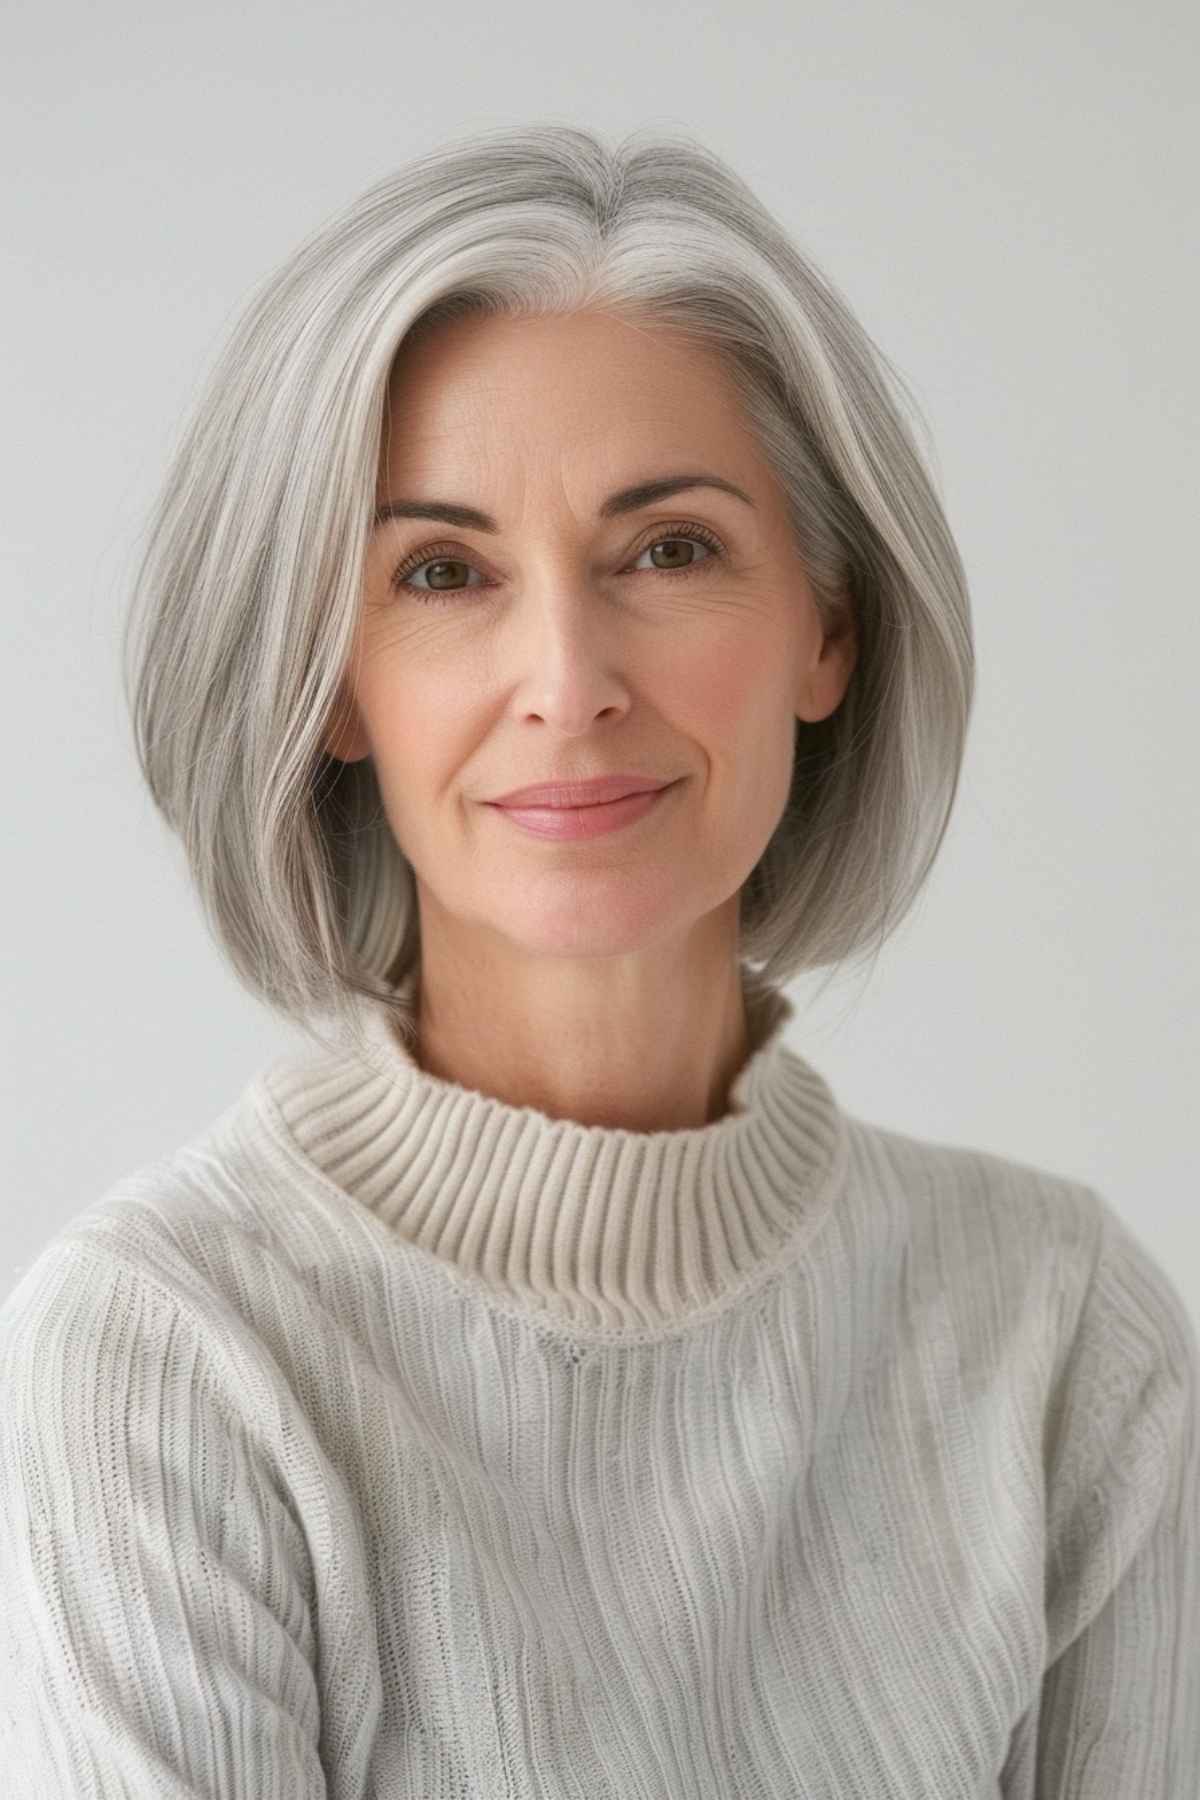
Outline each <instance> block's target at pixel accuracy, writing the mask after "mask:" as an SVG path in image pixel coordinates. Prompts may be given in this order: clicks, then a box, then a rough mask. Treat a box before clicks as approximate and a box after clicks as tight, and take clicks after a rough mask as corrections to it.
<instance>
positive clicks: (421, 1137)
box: [250, 964, 845, 1336]
mask: <svg viewBox="0 0 1200 1800" xmlns="http://www.w3.org/2000/svg"><path fill="white" fill-rule="evenodd" d="M742 977H743V994H744V996H745V1003H746V1021H747V1033H748V1037H749V1043H750V1050H749V1054H748V1056H747V1059H746V1061H745V1062H744V1063H743V1064H742V1067H741V1070H740V1071H739V1073H738V1075H737V1077H736V1079H735V1080H734V1083H733V1085H732V1088H731V1090H730V1097H729V1111H728V1112H727V1113H726V1114H725V1115H724V1116H723V1117H721V1118H720V1119H717V1120H714V1121H713V1122H712V1123H710V1124H706V1125H702V1126H699V1127H695V1128H690V1129H680V1130H670V1131H650V1132H642V1131H627V1130H624V1129H623V1128H619V1127H610V1126H600V1125H583V1124H579V1123H576V1122H574V1121H571V1120H564V1119H552V1118H550V1117H549V1116H548V1115H547V1114H545V1113H542V1112H538V1111H536V1110H534V1109H532V1108H530V1107H525V1106H513V1105H510V1104H508V1103H507V1102H505V1101H502V1100H499V1099H497V1098H495V1097H493V1096H491V1095H487V1094H482V1093H477V1092H475V1091H473V1090H470V1089H467V1088H463V1087H461V1086H459V1085H458V1084H457V1083H455V1082H450V1081H445V1080H443V1079H441V1078H440V1077H439V1076H436V1075H433V1074H430V1073H429V1072H427V1071H426V1070H423V1069H422V1068H421V1067H420V1065H419V1064H418V1063H417V1061H416V1060H415V1058H414V1057H413V1055H412V1053H411V1052H410V1051H409V1049H408V1048H407V1046H406V1045H405V1043H404V1041H403V1039H402V1038H400V1037H399V1035H398V1034H397V1033H396V1032H395V1030H394V1029H393V1027H392V1024H391V1021H390V1018H389V1016H388V1014H387V1012H386V1011H385V1010H384V1009H383V1008H381V1007H379V1006H378V1005H377V1004H374V1003H370V1002H364V1003H363V1004H364V1008H365V1012H364V1025H365V1034H364V1046H363V1048H362V1049H360V1048H359V1047H357V1046H355V1047H353V1048H351V1047H350V1046H349V1044H347V1046H346V1048H345V1049H344V1050H342V1049H341V1048H339V1049H338V1050H337V1051H336V1052H335V1051H333V1050H327V1051H326V1050H321V1051H318V1052H317V1054H316V1055H313V1054H312V1052H308V1053H307V1054H304V1053H300V1054H296V1055H292V1056H287V1057H284V1058H283V1059H281V1060H279V1061H277V1062H275V1063H274V1064H272V1065H271V1066H270V1067H269V1068H267V1069H266V1070H264V1071H263V1072H262V1073H260V1075H259V1076H258V1077H257V1079H256V1081H255V1082H253V1083H252V1084H251V1089H250V1097H251V1100H252V1102H253V1104H254V1107H255V1110H256V1114H257V1117H258V1119H259V1121H260V1123H261V1124H263V1125H265V1126H266V1127H267V1128H268V1130H269V1131H270V1133H271V1134H272V1135H273V1138H274V1141H275V1142H276V1143H277V1144H279V1145H281V1146H282V1147H284V1148H286V1149H287V1150H288V1151H289V1152H290V1154H291V1156H292V1158H293V1159H294V1158H295V1157H296V1156H298V1157H299V1158H300V1159H301V1160H302V1161H303V1162H305V1163H307V1164H309V1165H312V1166H314V1167H315V1168H316V1169H318V1170H320V1172H321V1173H322V1174H323V1175H324V1177H325V1178H326V1179H327V1180H328V1181H330V1182H332V1183H333V1184H334V1185H335V1186H336V1187H338V1188H339V1189H341V1190H342V1191H343V1192H345V1193H346V1194H348V1195H351V1196H352V1197H353V1198H354V1199H356V1200H357V1201H358V1202H359V1203H361V1204H362V1205H364V1206H367V1207H369V1208H370V1209H371V1211H372V1212H373V1213H375V1215H376V1216H377V1217H378V1218H379V1219H380V1220H382V1221H383V1222H384V1223H386V1224H387V1225H388V1226H390V1227H391V1228H392V1229H393V1230H394V1231H395V1232H396V1233H397V1234H398V1235H399V1236H401V1237H403V1238H405V1239H408V1240H410V1241H412V1242H413V1243H416V1244H418V1245H420V1246H421V1247H422V1248H423V1249H424V1250H426V1251H428V1252H429V1253H431V1254H432V1255H433V1256H435V1257H438V1258H440V1259H442V1260H444V1261H445V1262H447V1263H450V1264H453V1265H454V1266H455V1268H456V1269H457V1270H459V1271H460V1272H461V1273H463V1274H465V1275H467V1276H468V1277H469V1278H471V1279H473V1280H475V1281H481V1282H483V1283H486V1284H487V1286H488V1287H489V1288H491V1289H493V1290H495V1291H496V1292H497V1293H500V1294H503V1295H504V1296H505V1298H506V1299H507V1300H508V1301H509V1302H510V1303H516V1304H517V1305H518V1306H521V1307H523V1308H528V1309H532V1310H536V1311H537V1312H538V1313H540V1314H542V1315H543V1316H545V1315H546V1314H552V1315H555V1316H557V1317H558V1318H560V1319H562V1320H564V1321H567V1322H570V1323H572V1324H575V1325H581V1326H590V1327H593V1328H598V1329H600V1330H602V1331H604V1330H605V1328H611V1331H610V1332H606V1335H609V1334H615V1335H617V1336H620V1335H621V1331H622V1328H624V1329H627V1330H634V1331H636V1330H641V1329H644V1328H646V1327H647V1326H662V1325H664V1324H667V1323H670V1322H672V1321H678V1320H680V1319H682V1318H685V1317H688V1316H691V1315H693V1314H696V1313H698V1312H700V1311H702V1310H708V1309H709V1308H710V1307H713V1306H714V1305H717V1304H719V1303H720V1302H722V1301H723V1300H725V1299H727V1298H729V1297H730V1296H731V1295H732V1294H733V1292H734V1291H738V1292H740V1291H742V1290H744V1289H746V1288H748V1287H750V1286H753V1285H757V1282H758V1281H759V1280H760V1279H764V1278H765V1277H766V1275H767V1274H768V1273H769V1270H770V1265H772V1264H773V1263H775V1262H776V1261H778V1260H779V1259H780V1257H781V1256H782V1255H784V1254H786V1252H787V1250H788V1249H789V1248H790V1247H792V1246H793V1245H794V1242H795V1239H796V1237H797V1234H801V1235H803V1236H805V1237H807V1235H808V1234H809V1233H810V1231H811V1230H812V1229H813V1228H814V1227H815V1226H816V1224H817V1223H818V1221H819V1219H820V1218H821V1217H823V1216H824V1213H825V1212H826V1210H827V1209H828V1205H829V1204H830V1200H831V1196H832V1194H833V1193H834V1192H835V1191H836V1188H837V1185H838V1181H839V1178H840V1176H841V1174H842V1171H843V1168H844V1158H845V1126H844V1117H843V1115H842V1113H841V1111H840V1109H839V1107H838V1105H837V1102H836V1100H835V1098H834V1096H833V1093H832V1092H831V1090H830V1088H829V1087H828V1086H827V1084H826V1082H825V1081H824V1079H823V1077H822V1076H821V1075H820V1074H818V1072H817V1071H816V1069H814V1068H813V1067H812V1066H811V1065H810V1064H809V1063H807V1062H806V1061H805V1060H804V1059H803V1058H802V1057H801V1056H799V1055H798V1054H797V1053H796V1052H795V1051H794V1050H791V1049H790V1048H789V1047H788V1046H787V1045H786V1044H785V1043H784V1042H783V1037H782V1034H783V1028H784V1026H785V1025H786V1023H787V1021H788V1020H789V1019H791V1018H792V1017H793V1016H794V1008H793V1006H792V1003H791V1001H790V1000H789V999H788V997H787V995H786V994H785V993H784V992H783V991H782V989H779V988H775V987H772V986H769V985H767V984H765V983H762V982H761V981H760V980H759V978H758V977H757V976H756V974H755V972H754V971H752V970H751V969H750V968H749V967H748V965H745V964H743V965H742ZM409 991H410V993H411V988H410V990H409Z"/></svg>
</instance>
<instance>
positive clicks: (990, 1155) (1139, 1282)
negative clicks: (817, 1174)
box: [848, 1116, 1200, 1391]
mask: <svg viewBox="0 0 1200 1800" xmlns="http://www.w3.org/2000/svg"><path fill="white" fill-rule="evenodd" d="M848 1141H849V1149H850V1168H851V1172H852V1173H851V1178H852V1180H853V1182H854V1183H855V1184H856V1185H858V1186H860V1187H861V1189H862V1191H863V1192H864V1193H865V1194H866V1196H867V1197H868V1199H869V1201H870V1202H871V1203H872V1204H873V1205H876V1206H882V1207H883V1209H884V1210H885V1212H886V1214H887V1215H888V1216H889V1217H890V1219H891V1221H892V1237H893V1241H894V1242H895V1243H897V1244H902V1245H903V1256H904V1259H905V1260H906V1262H907V1263H908V1264H909V1265H910V1266H911V1269H912V1271H913V1274H912V1279H913V1280H924V1281H925V1282H926V1283H927V1284H928V1287H929V1289H930V1290H931V1291H932V1290H933V1289H935V1288H936V1289H938V1290H940V1291H942V1292H944V1293H945V1294H946V1295H947V1297H948V1298H949V1300H950V1301H951V1302H952V1303H953V1301H954V1300H955V1298H956V1297H957V1299H958V1302H959V1304H960V1305H961V1307H962V1309H963V1310H964V1311H968V1310H976V1311H978V1313H979V1317H980V1323H981V1324H983V1323H985V1322H986V1323H987V1325H988V1326H989V1328H991V1327H995V1328H1000V1329H1003V1328H1005V1327H1007V1329H1008V1330H1011V1331H1017V1330H1020V1329H1024V1328H1029V1329H1032V1328H1033V1327H1034V1326H1035V1325H1037V1326H1039V1327H1040V1328H1041V1332H1040V1334H1041V1336H1042V1338H1043V1340H1044V1341H1045V1342H1047V1343H1049V1344H1051V1345H1052V1346H1054V1348H1055V1350H1056V1354H1057V1358H1058V1360H1059V1361H1060V1362H1062V1361H1064V1360H1065V1359H1066V1357H1067V1356H1068V1355H1069V1353H1070V1346H1072V1345H1074V1346H1075V1348H1076V1352H1077V1353H1078V1354H1080V1355H1082V1354H1084V1353H1085V1351H1086V1350H1087V1349H1088V1348H1089V1347H1090V1348H1091V1351H1092V1360H1093V1361H1095V1362H1096V1363H1097V1365H1098V1366H1100V1368H1101V1377H1102V1376H1103V1372H1104V1370H1105V1369H1107V1368H1110V1367H1111V1352H1112V1351H1113V1350H1114V1348H1115V1347H1117V1346H1123V1350H1122V1351H1121V1352H1120V1354H1122V1355H1123V1356H1124V1357H1125V1367H1126V1371H1127V1374H1128V1375H1129V1377H1130V1378H1132V1371H1133V1370H1134V1369H1135V1368H1142V1369H1143V1370H1145V1369H1146V1368H1147V1366H1148V1365H1149V1363H1151V1362H1153V1363H1154V1364H1155V1365H1156V1366H1157V1367H1159V1368H1161V1369H1162V1370H1163V1371H1164V1372H1166V1371H1172V1370H1173V1371H1175V1378H1176V1379H1177V1380H1178V1382H1179V1384H1180V1386H1181V1391H1182V1389H1184V1388H1186V1387H1188V1386H1189V1385H1191V1384H1192V1383H1194V1381H1195V1371H1196V1368H1197V1364H1198V1362H1200V1351H1198V1348H1197V1334H1196V1328H1195V1325H1194V1323H1193V1321H1192V1319H1191V1316H1190V1314H1189V1311H1188V1308H1187V1305H1186V1304H1185V1302H1184V1299H1183V1296H1182V1294H1181V1293H1180V1291H1179V1289H1178V1288H1177V1287H1176V1285H1175V1283H1174V1281H1173V1280H1172V1278H1171V1276H1170V1274H1169V1272H1168V1271H1167V1269H1166V1267H1165V1266H1164V1264H1163V1262H1162V1260H1161V1259H1160V1258H1159V1257H1158V1256H1157V1255H1156V1253H1155V1252H1154V1251H1153V1250H1152V1249H1151V1248H1150V1246H1149V1245H1148V1243H1147V1242H1146V1241H1145V1239H1144V1238H1143V1237H1142V1235H1141V1234H1140V1233H1139V1232H1138V1231H1137V1229H1136V1227H1135V1226H1134V1225H1132V1224H1131V1223H1129V1222H1128V1221H1127V1220H1126V1219H1125V1218H1124V1217H1123V1216H1122V1214H1121V1212H1120V1211H1119V1210H1118V1209H1117V1207H1116V1206H1115V1204H1114V1203H1113V1201H1112V1199H1111V1198H1110V1197H1109V1195H1107V1194H1106V1193H1105V1192H1103V1191H1101V1190H1100V1189H1098V1188H1096V1187H1095V1186H1093V1185H1091V1184H1089V1183H1088V1182H1085V1181H1082V1180H1080V1179H1078V1178H1076V1177H1072V1176H1069V1175H1066V1174H1064V1173H1061V1172H1059V1171H1056V1170H1053V1169H1049V1168H1046V1167H1044V1166H1042V1165H1040V1164H1037V1163H1034V1162H1030V1161H1027V1160H1023V1159H1021V1158H1017V1157H1013V1156H1006V1155H1002V1154H999V1153H997V1152H995V1151H989V1150H984V1149H980V1148H977V1147H975V1146H971V1145H967V1144H958V1143H946V1142H939V1141H936V1140H933V1139H928V1138H921V1137H917V1136H914V1135H911V1134H907V1133H904V1132H900V1131H895V1130H892V1129H890V1128H887V1127H883V1126H879V1125H875V1124H872V1123H870V1122H868V1121H866V1120H863V1119H859V1118H857V1117H853V1116H851V1117H850V1118H849V1119H848Z"/></svg>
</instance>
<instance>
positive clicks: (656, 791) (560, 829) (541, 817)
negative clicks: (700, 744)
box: [492, 781, 679, 838]
mask: <svg viewBox="0 0 1200 1800" xmlns="http://www.w3.org/2000/svg"><path fill="white" fill-rule="evenodd" d="M678 785H679V784H678V782H674V781H669V782H668V783H667V785H666V787H661V788H652V789H651V790H650V792H649V793H646V794H626V796H625V798H624V799H623V800H606V801H605V802H604V804H603V805H602V806H496V808H495V810H496V811H497V812H499V813H503V814H504V817H505V818H506V819H511V820H512V822H513V824H514V825H519V826H520V827H521V828H522V830H523V831H531V832H532V833H533V835H534V836H535V837H545V838H590V837H602V836H603V835H604V833H605V832H607V831H619V830H620V828H621V826H622V825H632V824H633V823H634V821H635V820H636V819H644V818H645V817H646V814H647V813H648V812H651V811H652V810H653V808H654V806H655V803H656V802H657V801H659V800H661V799H662V797H663V795H664V794H669V793H670V792H671V789H672V788H674V787H677V786H678ZM492 804H493V805H495V803H494V802H492Z"/></svg>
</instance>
